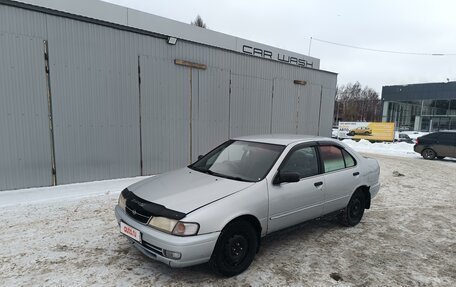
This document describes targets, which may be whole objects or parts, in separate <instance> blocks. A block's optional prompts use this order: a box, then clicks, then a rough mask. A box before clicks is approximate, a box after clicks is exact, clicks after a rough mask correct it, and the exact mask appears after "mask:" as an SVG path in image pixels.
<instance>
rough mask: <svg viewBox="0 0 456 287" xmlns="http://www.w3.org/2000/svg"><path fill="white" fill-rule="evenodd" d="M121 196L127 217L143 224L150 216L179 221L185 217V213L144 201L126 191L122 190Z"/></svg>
mask: <svg viewBox="0 0 456 287" xmlns="http://www.w3.org/2000/svg"><path fill="white" fill-rule="evenodd" d="M122 195H123V197H124V198H125V200H126V204H125V211H126V213H127V214H128V216H130V217H132V218H133V219H135V220H137V221H139V222H141V223H143V224H147V223H148V222H149V219H150V218H151V217H152V216H161V217H166V218H171V219H176V220H179V219H182V218H184V217H185V215H186V214H185V213H182V212H178V211H175V210H171V209H168V208H166V207H165V206H163V205H159V204H156V203H153V202H149V201H147V200H144V199H142V198H141V197H139V196H136V195H135V194H134V193H133V192H131V191H129V190H128V189H124V190H123V191H122Z"/></svg>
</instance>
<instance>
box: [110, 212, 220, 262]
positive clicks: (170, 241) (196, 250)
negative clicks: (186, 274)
mask: <svg viewBox="0 0 456 287" xmlns="http://www.w3.org/2000/svg"><path fill="white" fill-rule="evenodd" d="M115 214H116V218H117V223H118V224H119V225H120V221H123V222H125V223H126V224H128V225H130V226H131V227H133V228H136V229H138V230H139V231H141V235H142V243H139V242H137V241H135V240H133V239H130V238H129V237H127V238H128V239H129V240H130V242H131V243H132V244H133V245H134V246H135V247H136V248H137V249H138V250H139V251H141V252H142V253H143V254H144V255H146V256H147V257H149V258H152V259H154V260H157V261H160V262H163V263H165V264H167V265H169V266H171V267H186V266H192V265H197V264H201V263H205V262H208V261H209V260H210V258H211V255H212V251H213V250H214V247H215V244H216V243H217V239H218V237H219V235H220V232H213V233H209V234H203V235H195V236H187V237H180V236H175V235H171V234H167V233H164V232H161V231H158V230H156V229H153V228H152V227H149V226H147V225H144V224H142V223H139V222H137V221H136V220H134V219H132V218H131V217H130V216H128V215H127V214H126V213H125V211H124V210H123V209H121V208H120V207H119V206H118V205H116V207H115ZM165 250H168V251H173V252H179V253H181V258H180V259H170V258H167V257H165V256H164V251H165Z"/></svg>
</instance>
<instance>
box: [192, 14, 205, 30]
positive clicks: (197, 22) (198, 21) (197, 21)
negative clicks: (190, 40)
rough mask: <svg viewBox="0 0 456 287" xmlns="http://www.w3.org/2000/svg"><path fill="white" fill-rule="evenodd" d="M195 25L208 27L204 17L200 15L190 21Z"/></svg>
mask: <svg viewBox="0 0 456 287" xmlns="http://www.w3.org/2000/svg"><path fill="white" fill-rule="evenodd" d="M190 24H192V25H193V26H197V27H201V28H206V23H204V21H203V18H201V16H200V15H198V16H196V18H195V20H194V21H192V22H190Z"/></svg>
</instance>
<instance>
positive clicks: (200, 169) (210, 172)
mask: <svg viewBox="0 0 456 287" xmlns="http://www.w3.org/2000/svg"><path fill="white" fill-rule="evenodd" d="M191 168H192V169H193V170H196V171H199V172H202V173H207V174H210V175H213V176H218V177H223V178H227V179H233V180H237V181H245V182H252V181H251V180H248V179H245V178H242V177H239V176H231V175H226V174H222V173H218V172H215V171H212V170H210V169H203V168H196V167H191Z"/></svg>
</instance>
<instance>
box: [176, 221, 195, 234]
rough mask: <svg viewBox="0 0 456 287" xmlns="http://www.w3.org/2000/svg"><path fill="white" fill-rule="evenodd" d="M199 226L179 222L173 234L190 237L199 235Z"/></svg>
mask: <svg viewBox="0 0 456 287" xmlns="http://www.w3.org/2000/svg"><path fill="white" fill-rule="evenodd" d="M198 230H199V224H198V223H193V222H180V221H179V222H178V223H177V224H176V226H174V229H173V234H174V235H179V236H190V235H195V234H197V233H198Z"/></svg>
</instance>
